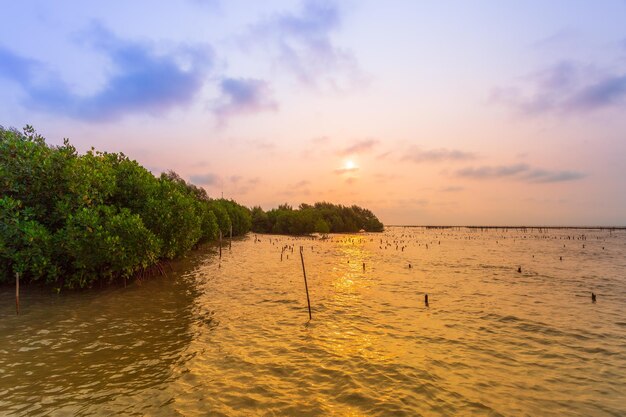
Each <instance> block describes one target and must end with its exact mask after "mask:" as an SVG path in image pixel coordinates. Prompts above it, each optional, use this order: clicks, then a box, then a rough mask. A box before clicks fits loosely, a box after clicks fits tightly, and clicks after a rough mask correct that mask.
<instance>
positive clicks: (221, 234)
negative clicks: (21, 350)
mask: <svg viewBox="0 0 626 417" xmlns="http://www.w3.org/2000/svg"><path fill="white" fill-rule="evenodd" d="M220 259H222V231H221V230H220Z"/></svg>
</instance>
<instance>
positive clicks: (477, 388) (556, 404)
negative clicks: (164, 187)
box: [0, 228, 626, 416]
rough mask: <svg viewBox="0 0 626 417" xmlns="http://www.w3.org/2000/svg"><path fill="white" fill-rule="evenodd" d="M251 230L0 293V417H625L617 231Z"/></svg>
mask: <svg viewBox="0 0 626 417" xmlns="http://www.w3.org/2000/svg"><path fill="white" fill-rule="evenodd" d="M581 235H585V236H586V240H582V239H581ZM568 237H569V239H568ZM258 238H259V240H258V241H255V237H254V235H252V234H251V235H249V236H248V237H246V238H244V239H241V240H236V241H234V242H233V244H232V251H229V250H228V249H226V248H225V250H224V252H223V258H222V261H221V263H220V262H219V259H218V257H217V254H216V250H215V248H214V247H207V248H204V249H202V250H199V251H196V252H194V253H193V254H192V255H191V256H190V257H188V258H187V259H186V260H184V261H181V262H177V263H176V264H174V265H173V267H174V271H173V272H170V273H169V276H168V277H167V278H165V277H161V278H154V279H150V280H145V281H143V282H142V283H133V284H132V285H129V286H128V287H127V288H110V289H107V290H99V291H96V290H92V291H86V292H81V293H67V294H61V295H59V296H57V295H52V294H50V293H48V292H45V291H40V290H36V289H32V288H29V289H25V290H24V291H23V294H22V298H21V308H22V310H21V315H20V316H17V317H16V316H15V311H14V299H13V294H14V293H13V289H12V288H3V289H2V290H0V335H1V338H0V415H47V414H52V415H61V416H63V415H112V414H119V415H162V416H172V415H174V416H175V415H181V416H194V415H199V416H204V415H208V414H210V415H298V416H300V415H350V416H358V415H380V416H383V415H384V416H386V415H411V416H414V415H424V416H436V415H490V416H497V415H507V416H508V415H516V416H520V415H529V416H537V415H542V416H562V415H570V416H576V415H578V416H618V415H626V314H625V313H626V309H625V307H626V231H614V232H609V231H608V230H570V229H560V230H545V231H541V232H540V231H538V230H536V229H534V230H530V229H529V230H521V229H519V230H487V231H479V230H468V229H445V230H437V229H423V228H389V229H388V230H387V231H386V232H385V233H384V234H359V235H334V236H331V239H328V240H311V239H294V238H288V237H284V236H283V237H280V236H264V235H258ZM381 239H382V243H381ZM387 242H388V244H387ZM439 242H440V243H439ZM284 245H294V246H295V249H294V251H293V252H291V250H290V249H289V250H288V251H286V252H284V254H283V260H282V261H281V259H280V258H281V248H282V246H284ZM396 245H397V249H396ZM426 245H428V246H426ZM583 245H585V247H584V248H583ZM300 246H303V247H304V260H305V264H306V270H307V277H308V284H309V290H310V296H311V303H312V309H313V320H312V321H311V322H308V313H307V307H306V295H305V292H304V283H303V279H302V268H301V263H300V257H299V247H300ZM403 246H405V248H404V250H402V247H403ZM560 257H562V260H560V259H559V258H560ZM363 263H365V271H364V270H363ZM409 264H411V265H412V268H409ZM520 266H521V268H522V272H521V273H518V272H517V269H518V267H520ZM590 291H594V292H595V293H596V294H597V295H598V301H597V303H595V304H593V303H592V302H591V295H590ZM425 293H428V295H429V301H430V303H429V306H428V307H427V306H425V304H424V294H425Z"/></svg>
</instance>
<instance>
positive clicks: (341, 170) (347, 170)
mask: <svg viewBox="0 0 626 417" xmlns="http://www.w3.org/2000/svg"><path fill="white" fill-rule="evenodd" d="M358 170H359V167H352V168H337V169H336V170H335V171H334V172H335V174H339V175H341V174H349V173H350V172H356V171H358Z"/></svg>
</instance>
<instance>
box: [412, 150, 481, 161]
mask: <svg viewBox="0 0 626 417" xmlns="http://www.w3.org/2000/svg"><path fill="white" fill-rule="evenodd" d="M474 158H475V155H474V154H472V153H469V152H463V151H459V150H454V149H443V148H442V149H431V150H421V149H419V148H416V147H413V148H411V149H409V151H408V152H407V153H406V154H405V155H404V156H403V157H402V160H403V161H411V162H415V163H417V164H419V163H423V162H442V161H467V160H470V159H474Z"/></svg>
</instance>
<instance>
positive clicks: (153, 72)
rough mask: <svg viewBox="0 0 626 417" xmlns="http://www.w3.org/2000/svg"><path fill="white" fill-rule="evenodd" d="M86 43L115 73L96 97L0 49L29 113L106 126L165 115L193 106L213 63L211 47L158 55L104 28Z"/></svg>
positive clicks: (0, 70) (0, 65) (3, 72)
mask: <svg viewBox="0 0 626 417" xmlns="http://www.w3.org/2000/svg"><path fill="white" fill-rule="evenodd" d="M83 38H84V39H86V42H85V44H87V45H89V46H90V47H92V48H94V49H96V50H97V51H99V52H101V53H102V54H103V55H105V56H106V57H107V58H108V59H109V61H110V62H111V66H112V68H113V70H112V71H111V73H110V74H109V77H108V78H107V80H106V82H105V83H104V85H103V86H102V88H101V89H100V90H99V91H97V92H96V93H94V94H91V95H80V94H77V93H75V92H73V91H72V89H71V88H70V87H69V85H68V84H67V83H66V82H65V81H63V80H62V79H61V78H60V77H59V76H58V75H57V74H55V73H54V72H53V71H51V70H49V69H48V67H47V66H46V65H44V64H43V63H41V62H38V61H35V60H31V59H28V58H23V57H20V56H19V55H18V54H15V53H13V52H11V51H9V50H7V49H0V76H4V77H6V78H8V79H11V80H13V81H15V82H16V83H17V84H19V85H20V87H21V88H22V90H23V91H24V93H25V96H26V97H25V102H24V104H25V105H26V106H27V107H29V108H32V109H35V110H41V111H45V112H49V113H60V114H64V115H66V116H70V117H73V118H77V119H85V120H96V121H104V120H114V119H119V118H121V117H122V116H124V115H127V114H131V113H149V114H153V115H160V114H163V113H166V112H168V111H170V110H171V109H173V108H175V107H180V106H185V105H188V104H190V103H191V102H192V101H193V99H194V98H195V97H196V95H197V93H198V92H199V91H200V89H201V88H202V86H203V84H204V80H205V77H206V75H207V74H208V72H209V70H210V69H211V66H212V61H213V58H212V51H211V49H210V48H209V47H208V46H203V47H196V48H191V47H178V48H176V49H174V50H172V51H170V52H169V53H168V54H157V53H156V52H154V51H153V50H152V49H151V48H150V47H148V46H146V45H143V44H140V43H137V42H131V41H126V40H123V39H120V38H118V37H116V36H115V35H113V34H112V33H111V32H109V31H108V30H107V29H105V28H104V27H103V26H101V25H99V24H94V25H92V27H91V28H90V29H89V30H87V31H86V32H85V33H84V34H83ZM182 62H184V65H183V64H182Z"/></svg>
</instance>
